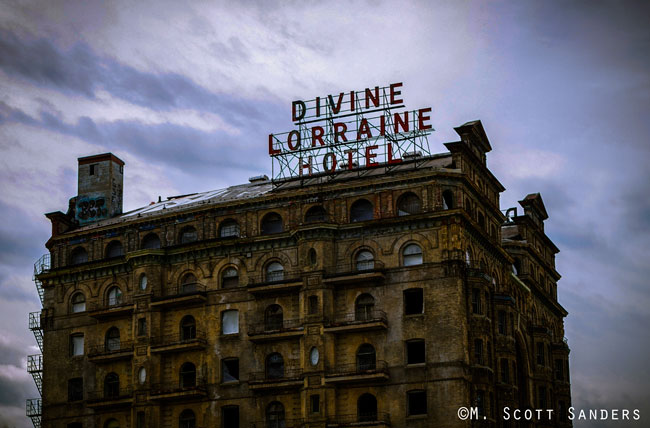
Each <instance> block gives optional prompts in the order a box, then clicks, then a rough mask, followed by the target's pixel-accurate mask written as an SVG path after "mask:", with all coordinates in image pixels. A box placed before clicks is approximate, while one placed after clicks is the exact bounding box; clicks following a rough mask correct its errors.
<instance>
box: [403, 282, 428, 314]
mask: <svg viewBox="0 0 650 428" xmlns="http://www.w3.org/2000/svg"><path fill="white" fill-rule="evenodd" d="M421 313H424V297H423V291H422V289H421V288H410V289H408V290H404V315H415V314H421Z"/></svg>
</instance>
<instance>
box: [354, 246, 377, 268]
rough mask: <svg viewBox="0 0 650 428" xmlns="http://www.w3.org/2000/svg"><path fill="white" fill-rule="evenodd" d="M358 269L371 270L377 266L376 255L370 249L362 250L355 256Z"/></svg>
mask: <svg viewBox="0 0 650 428" xmlns="http://www.w3.org/2000/svg"><path fill="white" fill-rule="evenodd" d="M355 261H356V264H357V270H371V269H374V268H375V256H374V255H373V254H372V253H371V252H370V251H368V250H361V251H359V252H358V253H357V256H356V258H355Z"/></svg>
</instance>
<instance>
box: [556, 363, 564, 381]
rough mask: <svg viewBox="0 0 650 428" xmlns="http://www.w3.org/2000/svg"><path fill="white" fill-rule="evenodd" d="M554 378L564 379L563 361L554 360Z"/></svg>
mask: <svg viewBox="0 0 650 428" xmlns="http://www.w3.org/2000/svg"><path fill="white" fill-rule="evenodd" d="M555 380H564V361H562V360H555Z"/></svg>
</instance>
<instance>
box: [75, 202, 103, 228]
mask: <svg viewBox="0 0 650 428" xmlns="http://www.w3.org/2000/svg"><path fill="white" fill-rule="evenodd" d="M107 217H108V207H107V206H106V198H104V197H103V196H99V197H83V196H82V197H79V198H78V199H77V218H78V219H79V222H80V223H88V222H90V221H96V220H100V219H103V218H107Z"/></svg>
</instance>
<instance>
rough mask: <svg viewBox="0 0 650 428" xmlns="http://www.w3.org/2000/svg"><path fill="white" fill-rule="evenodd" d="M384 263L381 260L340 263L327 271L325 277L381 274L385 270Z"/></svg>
mask: <svg viewBox="0 0 650 428" xmlns="http://www.w3.org/2000/svg"><path fill="white" fill-rule="evenodd" d="M384 267H385V266H384V262H382V261H381V260H366V261H360V262H353V263H340V264H337V265H336V266H332V267H329V268H327V269H326V272H325V277H332V276H338V275H353V274H364V273H372V272H380V271H383V270H384Z"/></svg>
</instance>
